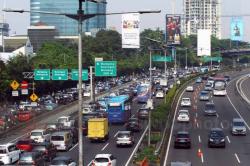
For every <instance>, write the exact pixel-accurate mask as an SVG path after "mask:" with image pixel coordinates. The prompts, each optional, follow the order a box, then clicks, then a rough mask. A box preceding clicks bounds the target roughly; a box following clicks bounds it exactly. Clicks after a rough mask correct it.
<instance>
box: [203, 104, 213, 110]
mask: <svg viewBox="0 0 250 166" xmlns="http://www.w3.org/2000/svg"><path fill="white" fill-rule="evenodd" d="M205 109H207V110H214V109H215V106H214V105H213V104H206V106H205Z"/></svg>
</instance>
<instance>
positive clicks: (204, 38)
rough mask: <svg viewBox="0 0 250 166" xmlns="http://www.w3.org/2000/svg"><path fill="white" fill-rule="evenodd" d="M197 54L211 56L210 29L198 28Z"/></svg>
mask: <svg viewBox="0 0 250 166" xmlns="http://www.w3.org/2000/svg"><path fill="white" fill-rule="evenodd" d="M197 56H211V30H210V29H198V37H197Z"/></svg>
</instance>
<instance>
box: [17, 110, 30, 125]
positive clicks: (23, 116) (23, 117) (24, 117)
mask: <svg viewBox="0 0 250 166" xmlns="http://www.w3.org/2000/svg"><path fill="white" fill-rule="evenodd" d="M17 117H18V120H19V122H25V121H28V120H30V119H31V118H32V117H33V113H32V111H19V112H18V115H17Z"/></svg>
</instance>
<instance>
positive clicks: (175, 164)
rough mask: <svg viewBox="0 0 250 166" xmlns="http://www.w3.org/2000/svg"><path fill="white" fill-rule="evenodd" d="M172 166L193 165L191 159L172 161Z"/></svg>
mask: <svg viewBox="0 0 250 166" xmlns="http://www.w3.org/2000/svg"><path fill="white" fill-rule="evenodd" d="M170 166H192V163H191V162H190V161H186V162H181V161H173V162H171V163H170Z"/></svg>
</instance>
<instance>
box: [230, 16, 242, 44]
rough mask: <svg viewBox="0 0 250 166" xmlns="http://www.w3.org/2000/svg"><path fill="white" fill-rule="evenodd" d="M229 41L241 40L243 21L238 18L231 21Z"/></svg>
mask: <svg viewBox="0 0 250 166" xmlns="http://www.w3.org/2000/svg"><path fill="white" fill-rule="evenodd" d="M230 30H231V40H235V41H241V40H243V20H242V18H240V17H235V18H232V19H231V25H230Z"/></svg>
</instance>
